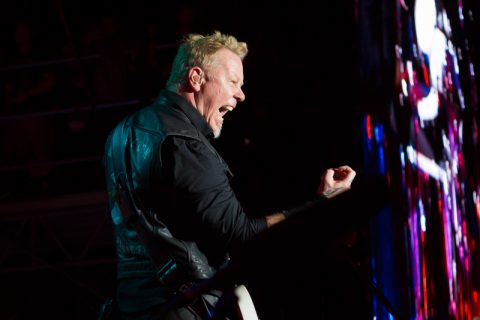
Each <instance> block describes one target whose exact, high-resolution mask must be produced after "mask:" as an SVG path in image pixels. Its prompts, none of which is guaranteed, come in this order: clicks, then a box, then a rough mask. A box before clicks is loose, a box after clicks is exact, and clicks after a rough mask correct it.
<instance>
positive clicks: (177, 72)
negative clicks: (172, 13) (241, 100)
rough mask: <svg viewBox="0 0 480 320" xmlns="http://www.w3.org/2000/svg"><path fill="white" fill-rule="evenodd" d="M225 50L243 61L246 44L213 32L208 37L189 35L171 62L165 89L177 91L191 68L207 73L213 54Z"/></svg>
mask: <svg viewBox="0 0 480 320" xmlns="http://www.w3.org/2000/svg"><path fill="white" fill-rule="evenodd" d="M223 48H226V49H228V50H230V51H232V52H234V53H236V54H237V55H238V56H239V57H240V59H242V60H243V59H244V58H245V56H246V55H247V53H248V48H247V44H246V43H245V42H240V41H238V40H237V39H236V38H235V37H233V36H230V35H227V34H223V33H221V32H219V31H214V32H213V33H212V34H210V35H206V36H204V35H200V34H189V35H187V36H186V37H185V38H184V39H183V41H182V43H181V44H180V47H179V48H178V52H177V55H176V56H175V59H174V60H173V66H172V71H171V73H170V77H169V78H168V81H167V88H168V89H170V90H173V91H178V89H179V88H181V87H182V86H183V85H184V84H185V81H186V79H187V75H188V71H189V70H190V69H191V68H193V67H200V68H202V69H203V70H204V71H205V72H207V73H208V71H209V70H210V67H211V66H212V64H213V62H214V58H213V56H214V54H215V53H216V52H217V51H218V50H220V49H223Z"/></svg>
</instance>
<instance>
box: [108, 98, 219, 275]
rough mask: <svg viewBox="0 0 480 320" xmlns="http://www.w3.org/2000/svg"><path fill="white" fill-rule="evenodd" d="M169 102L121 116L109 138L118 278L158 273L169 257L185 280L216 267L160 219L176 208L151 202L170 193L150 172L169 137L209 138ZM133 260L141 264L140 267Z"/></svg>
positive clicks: (169, 261) (159, 178)
mask: <svg viewBox="0 0 480 320" xmlns="http://www.w3.org/2000/svg"><path fill="white" fill-rule="evenodd" d="M171 104H173V102H171V101H169V99H167V98H166V97H162V96H161V97H160V98H159V99H157V101H156V102H155V103H154V104H153V105H152V106H150V107H148V108H145V109H143V110H141V111H139V112H137V113H135V114H134V115H132V116H130V117H128V118H126V119H125V120H123V121H121V122H120V123H119V124H118V125H117V126H116V127H115V129H114V130H113V131H112V132H111V134H110V136H109V138H108V140H107V143H106V149H105V159H104V164H105V171H106V183H107V190H108V195H109V205H110V212H111V217H112V221H113V224H114V228H115V234H116V247H117V255H118V264H119V266H120V267H119V269H118V270H119V274H118V277H119V278H122V277H129V276H132V275H135V276H138V275H139V274H142V272H143V274H145V275H148V274H151V273H152V270H155V271H156V272H158V271H159V270H160V269H162V267H163V266H164V265H166V264H169V263H170V264H171V261H173V262H174V264H173V266H176V267H177V269H178V270H174V271H175V272H172V269H171V268H169V270H167V271H169V272H171V273H172V275H174V277H177V278H178V273H180V274H181V278H182V279H183V280H181V281H184V280H188V281H191V280H197V279H206V278H209V277H211V276H212V275H213V273H214V272H215V269H214V268H213V267H212V266H210V265H209V263H208V261H207V258H206V257H205V255H204V254H203V253H202V252H201V251H200V250H199V249H198V247H197V245H196V244H195V242H193V241H185V240H180V239H178V238H176V237H175V236H173V235H172V233H171V232H170V230H169V228H168V227H167V226H166V225H165V224H164V223H163V222H162V219H161V218H160V216H161V214H159V211H158V210H163V211H162V214H175V212H173V210H174V207H172V206H169V205H168V204H165V205H164V206H163V205H159V204H158V203H156V204H155V205H152V204H153V203H154V202H155V201H157V199H155V197H156V195H158V194H162V193H163V195H166V196H167V197H168V196H169V194H168V193H169V192H170V191H169V190H168V189H167V187H166V186H164V185H162V183H161V181H162V177H155V179H156V180H155V190H154V192H153V191H152V188H153V186H152V185H151V184H152V178H151V173H152V172H153V171H155V172H156V173H159V172H160V173H161V170H155V169H158V168H155V167H154V166H161V158H160V150H161V147H162V143H163V142H164V141H165V138H166V137H167V136H169V135H180V136H184V137H188V138H191V139H197V140H202V141H203V139H205V138H204V137H203V136H201V133H200V132H199V131H198V130H197V129H196V128H195V127H194V126H193V125H192V124H190V123H189V121H188V118H187V117H186V116H185V114H183V113H182V112H181V110H179V109H175V108H172V107H171ZM158 181H160V183H158ZM152 208H154V209H155V210H152ZM169 211H172V212H169ZM151 260H153V261H154V264H155V267H156V268H148V267H147V268H145V266H144V265H145V263H147V264H148V261H151ZM135 264H140V265H142V268H137V269H136V268H135ZM125 266H127V267H125ZM163 271H164V270H162V272H163ZM158 276H159V278H161V279H163V280H165V279H167V278H169V277H168V276H169V275H165V274H164V275H158ZM162 276H166V277H163V278H162ZM172 277H173V276H172ZM166 281H168V280H166ZM172 281H173V280H172Z"/></svg>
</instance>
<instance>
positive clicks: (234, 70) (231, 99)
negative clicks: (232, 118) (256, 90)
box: [197, 49, 245, 138]
mask: <svg viewBox="0 0 480 320" xmlns="http://www.w3.org/2000/svg"><path fill="white" fill-rule="evenodd" d="M242 85H243V65H242V60H241V59H240V57H239V56H237V55H236V54H235V53H233V52H231V51H230V50H227V49H221V50H220V51H218V52H217V53H216V54H215V62H214V63H213V65H212V67H211V70H209V72H208V75H207V76H205V77H204V82H203V84H202V86H201V89H200V92H199V93H198V96H197V99H198V100H197V107H198V110H199V111H200V113H201V114H202V116H203V117H204V118H205V120H206V121H207V122H208V124H209V125H210V127H211V128H212V130H213V133H214V136H215V138H218V137H219V136H220V132H221V130H222V126H223V117H224V116H225V114H226V113H227V112H228V111H232V110H233V109H235V107H236V105H237V102H241V101H243V100H245V94H244V93H243V91H242Z"/></svg>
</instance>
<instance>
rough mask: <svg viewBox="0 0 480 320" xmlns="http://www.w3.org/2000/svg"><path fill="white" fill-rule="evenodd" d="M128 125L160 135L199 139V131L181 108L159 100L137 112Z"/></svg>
mask: <svg viewBox="0 0 480 320" xmlns="http://www.w3.org/2000/svg"><path fill="white" fill-rule="evenodd" d="M127 121H128V125H129V126H131V127H132V128H135V129H137V130H143V131H147V132H149V133H151V134H153V135H160V136H168V135H175V136H185V137H190V138H193V139H199V134H200V133H199V132H198V130H197V129H196V128H195V126H193V125H192V123H191V122H190V121H189V120H188V117H187V116H186V115H185V114H184V113H182V111H181V110H179V109H178V108H175V107H174V106H172V105H170V104H167V103H161V102H160V103H159V102H158V101H156V102H154V103H153V104H151V105H149V106H147V107H144V108H143V109H141V110H139V111H137V112H135V113H134V114H133V115H132V116H131V117H130V118H129V119H128V120H127Z"/></svg>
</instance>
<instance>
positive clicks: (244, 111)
mask: <svg viewBox="0 0 480 320" xmlns="http://www.w3.org/2000/svg"><path fill="white" fill-rule="evenodd" d="M0 12H1V23H0V24H1V34H0V36H1V39H0V41H1V46H0V49H1V51H0V54H1V55H0V59H1V60H0V65H1V68H0V76H1V80H2V96H1V98H2V110H1V118H0V130H4V132H3V133H2V142H3V144H2V146H3V149H2V150H0V154H1V155H2V158H1V162H0V163H1V165H2V167H1V169H0V170H1V171H0V174H1V178H0V179H1V181H2V184H1V189H0V191H1V194H0V228H1V232H0V241H1V242H0V243H1V249H2V250H1V251H0V281H1V283H2V285H1V286H0V301H1V302H0V317H1V318H2V319H31V318H48V319H95V317H96V314H97V311H98V309H99V307H100V305H101V304H102V303H103V301H104V300H105V298H106V297H108V296H111V295H112V294H113V293H114V289H115V283H114V278H115V258H114V257H115V255H114V246H113V236H112V230H111V228H110V224H109V220H108V212H107V210H106V207H105V194H104V185H103V179H104V178H103V169H102V167H101V156H102V152H103V150H102V148H103V143H104V141H105V137H106V134H107V133H108V131H109V130H110V129H111V128H112V127H113V125H114V124H115V123H116V122H117V121H118V120H119V119H121V118H122V117H123V116H124V115H126V114H128V113H129V112H131V111H133V110H135V109H137V108H139V107H141V106H144V105H147V104H148V103H149V102H150V101H151V99H153V98H154V97H155V95H156V94H157V93H158V91H159V89H161V88H162V86H163V84H164V80H165V77H166V76H167V75H168V70H169V67H170V63H171V59H172V58H173V56H174V54H175V50H176V46H175V44H176V41H177V40H179V39H180V38H181V36H182V35H184V34H186V33H188V32H199V33H203V32H211V31H213V30H220V31H222V32H224V33H229V34H232V35H234V36H236V37H237V38H238V39H239V40H241V41H246V42H247V43H248V46H249V54H248V56H247V58H246V60H245V61H244V68H245V86H244V91H245V93H246V97H247V98H246V101H245V102H244V103H242V104H241V105H240V106H239V108H237V109H236V110H235V112H233V113H231V114H229V115H228V116H227V118H226V123H225V127H224V130H223V132H222V136H221V138H220V139H218V140H217V141H216V144H217V147H218V149H219V151H220V152H221V154H222V155H223V156H224V158H225V159H226V160H227V162H228V163H229V165H230V167H231V169H232V171H233V173H234V174H235V178H234V180H233V184H234V187H235V189H236V191H237V195H238V197H239V198H240V200H241V201H242V203H243V205H244V207H245V209H246V211H247V212H248V213H249V214H251V215H252V216H255V215H263V214H267V213H269V212H272V211H274V210H279V209H283V208H286V207H290V206H294V205H297V204H299V203H302V202H303V201H304V200H306V199H309V198H311V197H312V196H313V194H314V193H315V190H316V187H317V183H318V181H319V179H320V175H321V173H322V172H323V171H324V170H325V169H326V168H329V167H333V166H338V165H343V164H349V165H350V166H352V167H354V168H355V169H356V170H357V171H358V172H359V177H360V178H361V176H362V170H361V157H360V155H361V150H362V145H361V140H360V127H361V125H360V111H359V110H358V105H357V102H356V101H357V97H358V94H359V93H358V89H357V87H358V86H357V81H358V80H357V70H358V61H357V60H358V57H357V42H356V29H355V28H356V21H357V18H358V17H357V16H356V12H357V11H356V8H355V3H354V2H353V1H342V2H339V3H337V2H336V3H331V2H327V3H318V4H314V3H308V4H307V3H306V2H303V1H291V0H289V1H256V2H253V1H238V0H235V1H228V2H225V1H206V0H204V1H190V2H189V1H177V2H171V3H166V2H160V1H146V0H142V1H126V0H124V1H92V0H89V1H64V2H61V1H53V0H52V1H33V0H30V1H28V0H24V1H16V2H2V4H1V5H0ZM107 17H109V18H107ZM18 21H27V22H28V23H29V24H30V26H31V31H32V39H33V42H34V43H35V48H36V49H37V51H36V52H37V54H35V55H32V57H29V58H28V59H23V60H22V59H18V58H17V57H16V49H15V48H16V46H15V41H14V37H13V35H14V30H15V24H16V23H17V22H18ZM148 28H150V30H155V31H156V32H155V33H154V36H153V37H152V40H151V41H150V42H149V41H148V37H147V34H148V31H147V30H149V29H148ZM152 48H153V49H152ZM149 50H150V51H149ZM148 52H154V56H155V58H154V59H152V58H151V56H149V55H148ZM48 61H49V62H51V63H46V64H45V63H43V62H48ZM39 62H42V63H43V64H41V65H38V63H39ZM45 70H46V71H45ZM42 72H52V73H53V74H54V75H55V85H54V88H53V89H51V91H50V92H48V94H47V95H46V97H45V96H43V97H42V99H39V100H32V103H31V104H30V105H26V106H25V105H22V108H15V106H14V107H10V108H9V107H8V103H6V102H4V101H7V100H8V95H7V94H6V93H5V92H6V89H5V87H6V86H7V84H8V83H14V84H15V81H18V78H16V77H17V76H16V75H18V74H19V73H22V74H25V75H26V76H24V77H29V73H30V76H31V77H39V74H42ZM105 79H109V81H108V83H106V84H105V83H102V81H101V80H105ZM25 119H27V120H32V119H33V121H34V123H35V125H32V126H29V128H36V129H37V130H38V131H35V130H34V129H30V130H28V129H27V131H22V130H23V129H22V128H23V127H24V126H22V125H21V124H23V125H25V121H27V120H25ZM27 124H28V123H27ZM47 132H49V134H47ZM27 137H33V138H32V139H31V141H29V143H32V145H37V146H40V147H39V148H40V151H39V152H37V153H35V152H33V153H30V154H27V155H24V154H15V153H13V154H11V153H8V152H7V151H6V150H7V149H8V147H6V146H9V145H23V144H24V140H22V139H26V138H27ZM35 137H39V138H38V139H35ZM40 137H42V139H40ZM46 146H47V147H46ZM42 148H43V149H42ZM360 181H361V179H360ZM361 192H364V193H365V192H366V190H355V185H354V190H352V193H351V195H348V196H346V197H342V198H341V199H339V200H344V201H343V203H341V202H340V203H338V204H337V205H336V207H335V208H319V209H317V210H312V211H310V212H307V213H305V214H304V215H301V216H300V217H298V218H297V219H294V220H292V221H291V222H289V223H286V224H284V225H282V226H280V227H279V228H276V229H275V230H273V231H272V232H270V233H267V234H266V235H265V236H264V237H262V238H261V240H259V242H258V243H257V242H255V243H254V245H250V246H247V247H246V248H248V250H250V251H248V252H249V255H248V259H247V260H248V263H247V265H246V266H245V272H244V273H243V275H242V277H244V280H245V282H246V283H247V284H248V285H249V288H251V290H252V292H251V293H252V295H253V296H254V301H255V302H256V303H257V308H258V311H259V313H260V316H261V318H262V319H305V318H314V319H317V318H318V319H333V318H336V319H338V318H347V317H351V316H355V317H356V318H361V319H363V318H369V317H371V314H370V307H371V306H370V304H371V302H370V298H371V292H370V291H369V290H368V284H369V281H368V280H367V281H362V277H363V276H367V278H368V271H367V270H368V264H369V260H368V259H369V258H368V232H367V229H368V228H367V224H368V212H362V210H367V211H368V210H370V208H368V207H365V203H364V202H365V201H362V200H361V199H362V195H361ZM362 206H364V207H362ZM327 253H328V254H327ZM345 257H348V259H350V260H347V259H346V258H345ZM252 266H254V267H252ZM353 266H355V267H356V268H353Z"/></svg>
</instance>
